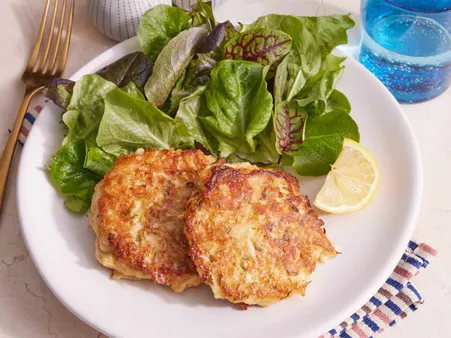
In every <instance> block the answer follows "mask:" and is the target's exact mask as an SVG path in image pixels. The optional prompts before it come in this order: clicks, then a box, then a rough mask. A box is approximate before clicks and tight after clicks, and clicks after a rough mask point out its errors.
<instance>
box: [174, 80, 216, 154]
mask: <svg viewBox="0 0 451 338" xmlns="http://www.w3.org/2000/svg"><path fill="white" fill-rule="evenodd" d="M204 92H205V87H199V88H198V89H197V90H196V91H195V92H194V93H193V94H191V95H189V96H187V97H185V98H183V99H182V100H181V101H180V106H179V109H178V111H177V115H176V116H175V120H176V121H178V122H180V123H181V124H183V125H184V127H185V128H186V129H187V131H186V134H187V135H190V137H191V138H192V139H193V141H195V142H198V143H200V144H202V146H204V147H205V148H206V149H207V150H209V151H211V152H212V153H216V151H217V142H216V140H215V139H214V137H212V136H211V135H210V134H209V133H208V132H207V131H206V130H204V128H203V127H202V125H201V123H200V121H199V117H202V116H208V115H209V114H210V112H209V111H208V108H207V107H206V105H205V98H204V95H203V94H204Z"/></svg>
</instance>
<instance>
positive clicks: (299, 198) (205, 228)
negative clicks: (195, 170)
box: [185, 164, 337, 306]
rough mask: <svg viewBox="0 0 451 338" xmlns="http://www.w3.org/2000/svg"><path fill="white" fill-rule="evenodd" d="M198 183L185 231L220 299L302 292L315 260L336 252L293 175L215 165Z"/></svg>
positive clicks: (262, 301)
mask: <svg viewBox="0 0 451 338" xmlns="http://www.w3.org/2000/svg"><path fill="white" fill-rule="evenodd" d="M200 178H201V183H200V185H199V190H198V192H197V193H196V194H194V195H193V197H192V198H191V199H190V201H189V203H188V207H187V212H186V226H185V233H186V236H187V238H188V241H189V244H190V251H189V254H190V257H191V258H192V260H193V261H194V263H195V265H196V267H197V271H198V273H199V275H200V276H201V278H202V281H203V282H204V283H206V284H208V285H210V287H211V288H212V290H213V293H214V296H215V297H216V298H222V299H227V300H229V301H231V302H234V303H245V304H248V305H252V304H258V305H262V306H266V305H270V304H271V303H274V302H276V301H279V300H281V299H284V298H287V297H289V296H290V295H292V294H296V293H297V294H301V295H304V294H305V289H306V287H307V285H308V283H309V277H310V275H311V273H312V272H313V271H314V270H315V267H316V263H317V261H319V260H322V259H325V258H329V257H334V256H335V255H336V254H337V252H336V250H335V249H334V247H333V245H332V244H331V242H330V241H329V240H328V238H327V237H326V235H325V232H324V229H323V228H322V226H323V222H322V221H321V220H319V219H318V217H317V215H316V213H315V212H314V210H312V208H311V206H310V202H309V200H308V198H307V197H306V196H304V195H302V194H301V193H300V189H299V181H298V180H297V179H296V178H295V177H294V176H292V175H290V174H288V173H286V172H282V171H277V170H267V169H261V168H258V167H256V166H252V165H250V164H233V165H231V164H216V165H211V166H208V167H207V168H206V169H204V170H203V171H202V172H201V174H200Z"/></svg>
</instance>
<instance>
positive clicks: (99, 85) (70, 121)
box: [62, 74, 117, 146]
mask: <svg viewBox="0 0 451 338" xmlns="http://www.w3.org/2000/svg"><path fill="white" fill-rule="evenodd" d="M115 88H117V87H116V85H115V84H114V83H112V82H109V81H107V80H105V79H103V78H102V77H101V76H99V75H96V74H92V75H85V76H83V77H82V78H81V79H80V80H78V81H77V83H76V84H75V86H74V92H73V95H72V98H71V100H70V104H69V106H68V107H67V111H66V112H65V113H64V114H63V117H62V118H63V122H64V123H65V124H66V126H67V127H68V129H69V132H68V134H67V136H66V138H65V139H64V141H63V143H68V142H72V141H76V140H86V141H87V142H88V143H90V144H91V143H92V141H93V140H95V135H96V134H97V130H98V128H99V124H100V120H101V119H102V116H103V111H104V105H105V104H104V98H105V96H106V95H107V94H108V93H109V92H110V91H111V90H113V89H115ZM93 145H94V146H95V144H93Z"/></svg>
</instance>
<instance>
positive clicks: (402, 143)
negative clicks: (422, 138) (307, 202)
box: [18, 39, 422, 338]
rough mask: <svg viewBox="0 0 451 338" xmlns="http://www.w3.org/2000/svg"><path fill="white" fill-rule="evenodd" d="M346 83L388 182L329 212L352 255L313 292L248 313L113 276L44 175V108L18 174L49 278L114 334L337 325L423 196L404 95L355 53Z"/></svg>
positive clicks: (378, 276) (110, 55)
mask: <svg viewBox="0 0 451 338" xmlns="http://www.w3.org/2000/svg"><path fill="white" fill-rule="evenodd" d="M137 48H138V43H137V40H136V39H132V40H128V41H125V42H124V43H121V44H119V45H117V46H115V47H114V48H112V49H110V50H108V51H106V52H105V53H103V54H102V55H100V56H99V57H97V58H96V59H94V60H93V61H91V62H90V63H89V64H87V65H86V66H85V67H83V68H82V69H80V71H78V72H77V73H76V74H75V75H74V76H73V77H72V79H78V78H79V77H80V76H82V75H83V74H88V73H93V72H95V71H96V70H98V69H99V68H101V67H103V66H105V65H107V64H109V63H111V62H112V61H115V60H116V59H118V58H120V57H121V56H123V55H125V54H127V53H129V52H132V51H135V50H136V49H137ZM338 87H339V89H340V90H341V91H343V92H344V93H346V95H347V96H348V98H349V99H350V101H351V104H352V116H353V117H354V118H355V120H356V121H357V122H358V124H359V127H360V131H361V135H362V137H361V143H362V144H363V145H364V146H365V147H366V148H368V149H369V151H370V152H371V153H372V154H373V155H374V157H375V158H376V159H377V161H378V162H379V165H380V169H381V175H382V179H381V184H380V188H379V191H378V192H377V195H376V197H375V198H374V200H373V202H372V203H371V204H370V206H369V207H368V208H366V209H365V210H363V211H361V212H357V213H353V214H348V215H320V216H321V217H322V218H323V219H324V221H325V223H326V227H327V234H328V236H329V238H330V239H331V240H332V241H333V242H334V243H336V245H337V247H338V248H339V249H340V250H341V251H342V253H343V254H342V255H340V256H339V257H338V258H336V259H334V260H332V261H330V262H329V263H328V264H326V265H320V266H319V267H318V269H317V271H316V272H315V273H314V274H313V282H312V283H311V285H310V286H309V287H308V288H307V296H306V297H299V296H295V297H292V298H291V299H289V300H286V301H283V302H280V303H278V304H275V305H273V306H270V307H268V308H260V307H250V308H249V310H248V311H239V310H237V307H236V306H233V305H231V304H230V303H228V302H226V301H222V300H215V299H214V298H213V296H212V294H211V291H210V290H209V288H208V287H206V286H202V287H196V288H191V289H188V290H187V291H185V292H183V293H182V294H177V293H174V292H172V291H171V290H170V289H169V288H168V287H164V286H159V285H154V284H153V283H151V282H133V281H114V280H112V279H110V271H108V270H107V269H105V268H103V267H102V266H100V264H99V263H97V261H96V260H95V258H94V233H93V231H92V230H91V229H89V228H88V225H87V224H88V222H87V218H86V216H74V215H72V214H70V213H69V212H68V211H67V210H66V209H65V208H64V206H63V199H62V198H61V197H60V196H59V195H58V193H57V192H56V190H55V189H54V188H53V186H52V183H51V181H50V179H49V175H48V172H47V170H46V165H47V164H48V163H49V162H50V159H51V155H52V154H53V153H54V152H55V151H56V150H57V149H58V148H59V146H60V143H61V140H62V137H63V128H62V126H61V125H60V123H59V120H60V111H59V109H57V108H56V106H54V105H53V104H49V105H47V106H46V107H45V108H44V109H43V111H42V112H41V114H40V116H39V119H38V120H37V121H36V123H35V125H34V127H33V129H32V131H31V133H30V135H29V137H28V140H27V142H26V145H25V148H24V150H23V153H22V158H21V162H20V166H19V175H18V209H19V217H20V221H21V224H22V232H23V235H24V238H25V241H26V243H27V246H28V249H29V252H30V254H31V256H32V258H33V260H34V263H35V265H36V267H37V268H38V270H39V271H40V273H41V275H42V277H43V279H44V280H45V281H46V283H47V285H48V286H49V287H50V289H51V290H52V291H53V292H54V293H55V295H56V296H57V297H58V298H59V299H60V300H61V302H62V303H63V304H64V305H66V306H67V307H68V308H69V309H70V310H71V311H72V312H73V313H74V314H75V315H77V316H78V317H79V318H81V319H82V320H84V321H85V322H87V323H88V324H90V325H92V326H93V327H94V328H96V329H98V330H99V331H102V332H103V333H105V334H107V335H110V336H115V337H143V336H152V337H167V338H169V337H196V338H207V337H208V338H211V337H215V338H221V337H224V338H230V337H235V338H239V337H246V338H248V337H257V336H258V337H278V338H279V337H281V338H282V337H308V338H312V337H315V336H318V335H320V334H322V333H324V332H325V331H327V330H329V329H331V328H332V327H333V326H335V325H337V324H338V323H339V322H340V321H341V320H343V319H345V318H346V317H347V316H349V315H350V314H352V313H353V312H354V311H356V310H357V309H358V308H359V307H360V306H361V305H363V304H364V303H365V302H366V301H367V300H368V299H369V298H370V296H371V295H372V294H373V293H375V292H376V291H377V289H378V288H379V287H380V286H381V285H382V284H383V282H384V281H385V279H386V278H387V277H388V276H389V274H390V273H391V271H392V270H393V268H394V267H395V265H396V263H397V262H398V260H399V258H400V257H401V254H402V252H403V250H404V248H405V247H406V245H407V242H408V240H409V239H410V237H411V235H412V232H413V230H414V226H415V222H416V219H417V214H418V211H419V209H420V202H421V193H422V170H421V162H420V153H419V148H418V145H417V142H416V139H415V136H414V134H413V132H412V130H411V128H410V126H409V123H408V121H407V119H406V117H405V115H404V113H403V112H402V110H401V109H400V107H399V105H398V104H397V102H396V101H395V99H394V98H393V97H392V96H391V95H390V93H389V92H388V91H387V90H386V89H385V87H384V86H383V85H382V84H381V83H380V82H379V81H378V80H377V79H376V78H375V77H374V76H373V75H372V74H370V73H369V72H368V71H366V70H365V69H364V68H363V66H361V65H360V64H358V63H357V62H356V61H354V60H353V59H350V58H349V59H348V60H347V61H346V71H345V73H344V76H343V78H342V80H341V81H340V82H339V86H338ZM323 180H324V178H306V179H303V180H302V191H303V192H304V193H307V194H308V195H309V196H311V197H314V195H315V193H316V192H317V191H318V189H319V187H320V185H321V184H322V182H323Z"/></svg>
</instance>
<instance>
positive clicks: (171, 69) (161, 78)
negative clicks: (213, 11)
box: [144, 27, 208, 107]
mask: <svg viewBox="0 0 451 338" xmlns="http://www.w3.org/2000/svg"><path fill="white" fill-rule="evenodd" d="M207 32H208V31H207V30H206V29H205V28H203V27H194V28H190V29H188V30H186V31H183V32H181V33H180V34H179V35H177V36H176V37H175V38H173V39H172V40H171V41H169V43H168V44H167V45H166V46H165V47H164V48H163V50H162V51H161V53H160V55H159V56H158V58H157V60H156V61H155V65H154V70H153V74H152V75H151V76H150V78H149V80H148V81H147V83H146V86H145V88H144V90H145V94H146V97H147V99H148V100H149V101H151V102H153V103H154V104H155V106H157V107H162V106H163V105H164V103H165V102H166V99H167V98H168V96H169V94H170V93H171V90H172V88H173V87H174V85H175V83H176V81H177V80H178V78H179V77H180V76H181V75H182V73H183V72H184V71H185V69H186V67H187V66H188V64H189V62H190V61H191V59H192V58H193V56H194V54H195V52H196V50H197V48H198V46H199V45H200V43H201V42H202V40H203V39H204V38H205V36H206V35H207Z"/></svg>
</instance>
